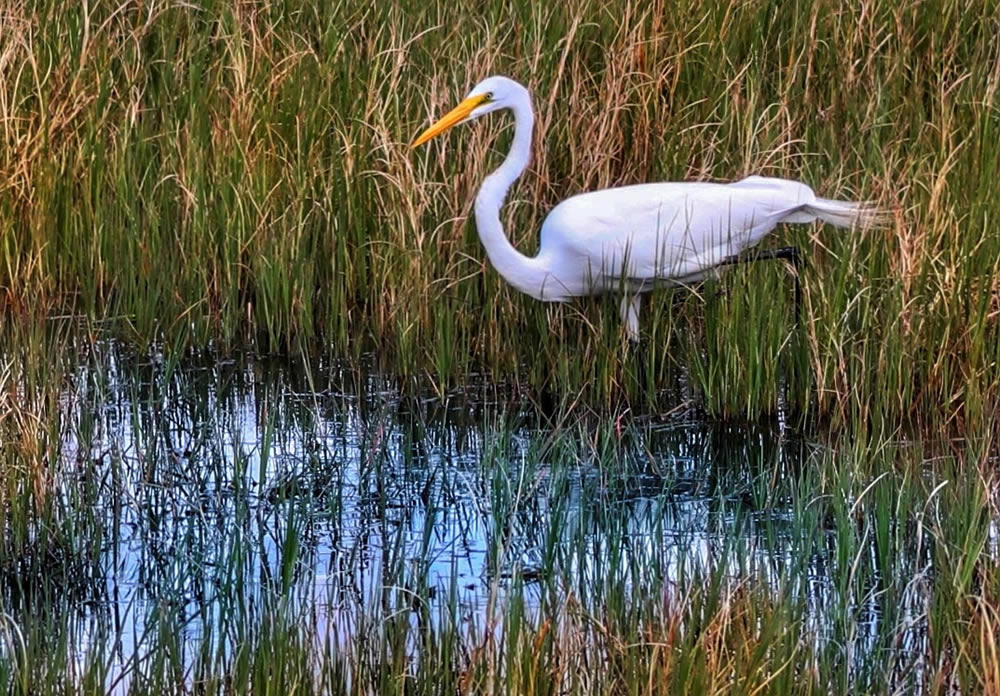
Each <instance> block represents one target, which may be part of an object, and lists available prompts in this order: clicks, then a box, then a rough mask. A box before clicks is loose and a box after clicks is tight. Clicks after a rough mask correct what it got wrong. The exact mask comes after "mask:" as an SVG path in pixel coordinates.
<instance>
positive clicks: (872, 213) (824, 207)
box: [800, 198, 892, 228]
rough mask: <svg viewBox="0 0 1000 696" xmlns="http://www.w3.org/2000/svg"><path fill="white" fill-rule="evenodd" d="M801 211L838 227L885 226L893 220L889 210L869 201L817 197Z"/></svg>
mask: <svg viewBox="0 0 1000 696" xmlns="http://www.w3.org/2000/svg"><path fill="white" fill-rule="evenodd" d="M800 212H804V213H808V214H809V215H813V216H815V217H818V218H819V219H821V220H823V222H829V223H830V224H831V225H836V226H837V227H862V228H866V227H885V226H886V225H888V224H889V223H890V222H891V221H892V217H891V216H890V214H889V212H888V211H886V210H884V209H882V208H879V207H878V206H877V205H875V204H873V203H871V202H868V201H863V202H857V203H856V202H853V201H835V200H831V199H829V198H817V199H816V200H815V201H813V202H812V203H807V204H806V205H804V206H802V208H801V209H800Z"/></svg>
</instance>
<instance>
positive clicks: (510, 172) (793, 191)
mask: <svg viewBox="0 0 1000 696" xmlns="http://www.w3.org/2000/svg"><path fill="white" fill-rule="evenodd" d="M500 109H510V110H511V111H513V112H514V142H513V144H512V145H511V148H510V152H509V153H508V155H507V158H506V159H505V160H504V162H503V164H501V165H500V167H499V168H498V169H497V170H496V171H495V172H493V173H492V174H490V175H489V176H487V177H486V180H485V181H483V185H482V188H480V190H479V194H478V195H477V196H476V205H475V215H476V228H477V229H478V231H479V239H480V240H481V241H482V243H483V246H484V247H485V248H486V255H487V256H488V257H489V259H490V262H491V263H492V264H493V266H494V267H495V268H496V270H497V271H498V272H499V273H500V275H502V276H503V277H504V279H505V280H506V281H507V282H508V283H510V284H511V285H513V286H514V287H515V288H516V289H518V290H519V291H521V292H523V293H526V294H528V295H531V296H532V297H534V298H536V299H538V300H543V301H547V302H563V301H566V300H568V299H569V298H571V297H576V296H580V295H592V294H598V293H604V292H617V293H621V295H622V299H621V305H620V311H621V315H622V320H623V321H624V322H625V326H626V330H627V332H628V335H629V337H630V338H632V339H633V340H636V339H638V337H639V299H640V296H641V294H642V293H645V292H648V291H650V290H652V289H653V288H655V287H658V286H663V285H680V284H686V283H690V282H692V281H696V280H698V279H700V278H702V277H704V276H705V275H706V274H708V273H709V272H711V271H712V269H714V268H716V267H718V266H722V265H727V264H732V263H737V262H740V261H744V260H759V259H761V258H775V257H782V258H795V257H796V255H795V250H794V249H791V248H790V249H783V250H778V251H776V252H759V253H756V254H754V255H752V256H750V257H747V256H746V255H742V256H741V252H744V251H745V250H747V249H749V248H751V247H753V246H754V245H756V244H757V242H759V241H760V240H761V238H763V237H764V235H766V234H767V233H768V232H770V231H771V230H773V229H774V228H775V226H776V225H777V224H778V223H781V222H812V221H813V220H815V219H816V218H819V219H821V220H823V221H825V222H829V223H831V224H833V225H837V226H839V227H850V226H852V225H857V226H860V227H866V226H869V225H872V224H876V223H878V222H879V221H880V219H881V215H880V213H879V211H878V210H876V209H875V208H873V207H870V206H869V205H867V204H865V203H856V202H850V201H835V200H829V199H826V198H817V197H816V194H815V193H813V191H812V189H811V188H809V187H808V186H806V185H805V184H802V183H800V182H797V181H789V180H787V179H775V178H766V177H760V176H750V177H747V178H746V179H743V180H742V181H737V182H734V183H731V184H716V183H704V182H683V183H655V184H639V185H635V186H623V187H621V188H611V189H604V190H600V191H593V192H591V193H583V194H580V195H577V196H573V197H572V198H568V199H566V200H565V201H563V202H562V203H560V204H559V205H557V206H556V207H555V208H553V209H552V211H551V212H550V213H549V214H548V216H547V217H546V218H545V221H544V222H543V223H542V232H541V245H540V248H539V250H538V255H537V256H535V257H534V258H532V257H528V256H525V255H523V254H521V253H520V252H518V250H517V249H515V248H514V246H513V245H512V244H511V243H510V241H509V240H508V239H507V237H506V235H505V234H504V231H503V225H502V224H501V223H500V206H501V205H502V204H503V201H504V198H505V197H506V195H507V191H508V189H509V188H510V186H511V184H513V183H514V181H516V180H517V178H518V177H519V176H521V173H522V172H523V171H524V169H525V167H527V166H528V162H529V160H530V158H531V132H532V128H533V125H534V113H533V111H532V108H531V95H530V93H529V92H528V90H527V88H525V87H524V86H523V85H521V84H519V83H517V82H515V81H514V80H511V79H509V78H506V77H502V76H494V77H489V78H486V79H485V80H483V81H482V82H480V83H479V84H477V85H476V86H475V87H473V88H472V91H470V92H469V94H468V96H467V97H466V98H465V99H464V100H463V101H462V102H461V103H460V104H459V105H458V106H456V107H455V108H454V109H452V110H451V111H449V112H448V113H447V114H445V115H444V116H443V117H442V118H441V119H440V120H439V121H437V122H436V123H435V124H434V125H432V126H431V127H430V128H428V129H427V130H425V131H424V132H423V133H421V134H420V135H419V136H417V138H416V140H414V141H413V144H412V145H411V147H414V148H415V147H417V146H419V145H421V144H423V143H425V142H427V141H428V140H430V139H431V138H433V137H434V136H436V135H438V134H440V133H443V132H444V131H446V130H448V129H449V128H451V127H452V126H454V125H456V124H459V123H462V122H464V121H471V120H472V119H475V118H479V117H480V116H483V115H485V114H488V113H490V112H491V111H498V110H500Z"/></svg>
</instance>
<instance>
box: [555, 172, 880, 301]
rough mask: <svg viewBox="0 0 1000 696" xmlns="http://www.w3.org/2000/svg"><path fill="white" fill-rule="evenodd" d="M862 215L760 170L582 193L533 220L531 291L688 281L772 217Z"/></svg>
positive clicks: (639, 288)
mask: <svg viewBox="0 0 1000 696" xmlns="http://www.w3.org/2000/svg"><path fill="white" fill-rule="evenodd" d="M862 213H863V210H862V209H861V208H860V206H858V205H857V204H853V203H847V202H839V201H828V200H825V199H818V198H817V197H816V195H815V194H814V193H813V191H812V189H811V188H809V187H808V186H806V185H805V184H802V183H800V182H797V181H789V180H787V179H774V178H766V177H760V176H751V177H748V178H746V179H743V180H741V181H737V182H734V183H731V184H716V183H703V182H678V183H656V184H640V185H637V186H625V187H621V188H612V189H603V190H600V191H594V192H591V193H584V194H581V195H578V196H573V197H572V198H568V199H566V200H565V201H563V202H562V203H560V204H559V205H557V206H556V207H555V208H553V210H552V212H550V213H549V215H548V217H546V218H545V221H544V222H543V223H542V231H541V246H540V249H539V252H538V256H537V257H536V258H537V259H538V261H539V262H541V264H542V265H544V266H545V268H547V270H548V272H549V277H548V278H546V280H545V282H544V283H543V285H542V287H540V288H539V293H538V295H537V297H538V299H541V300H548V301H556V302H558V301H564V300H566V299H568V298H570V297H575V296H579V295H591V294H595V293H601V292H619V291H626V292H631V293H635V292H646V291H648V290H652V289H653V288H654V287H658V286H661V285H677V284H684V283H690V282H692V281H695V280H698V279H700V278H702V277H703V276H704V275H705V274H706V273H708V272H710V271H711V270H712V269H714V268H715V267H717V266H718V264H719V263H721V262H722V261H723V260H725V259H727V258H729V257H732V256H735V255H737V254H739V253H740V252H741V251H743V250H744V249H747V248H749V247H752V246H754V245H755V244H757V242H759V241H760V240H761V239H762V238H763V237H764V236H765V235H767V234H768V233H769V232H770V231H771V230H773V229H774V228H775V226H776V225H777V224H778V223H782V222H810V221H812V220H813V219H815V218H816V217H822V218H824V219H827V220H829V221H831V222H835V223H837V222H840V223H841V224H845V223H846V224H850V222H851V221H853V220H856V219H857V217H858V216H859V214H862ZM834 218H843V220H842V221H841V220H839V219H834Z"/></svg>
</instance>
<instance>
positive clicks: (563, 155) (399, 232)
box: [0, 0, 1000, 425]
mask: <svg viewBox="0 0 1000 696" xmlns="http://www.w3.org/2000/svg"><path fill="white" fill-rule="evenodd" d="M0 23H2V26H0V74H2V80H0V123H2V128H0V138H2V143H0V225H2V226H3V232H2V237H0V238H2V240H3V249H2V250H0V258H2V261H3V263H2V264H0V289H2V293H0V301H2V305H3V308H4V315H5V317H7V318H8V319H9V320H14V321H38V320H40V319H42V318H44V317H48V316H58V315H82V316H84V317H86V318H88V319H90V320H101V321H103V320H105V319H106V318H113V321H111V322H110V323H109V324H105V325H103V329H104V330H110V331H111V332H112V333H113V334H114V335H117V336H119V337H122V338H125V339H127V340H130V341H135V342H137V343H138V344H140V345H146V344H149V343H151V342H157V341H165V343H166V344H167V345H169V346H200V345H206V344H207V343H209V342H212V343H214V344H216V345H222V346H233V347H236V346H240V345H243V344H245V343H247V342H248V341H249V342H251V343H253V344H255V345H257V346H260V347H261V348H263V349H265V350H273V349H288V348H290V349H293V350H296V349H302V348H304V347H306V346H309V345H312V344H313V343H314V342H315V341H316V340H320V341H322V342H323V344H324V345H326V346H327V347H329V349H330V350H331V351H332V352H333V353H334V354H336V355H354V356H357V355H359V354H360V353H361V352H362V351H363V350H364V349H365V347H366V346H369V347H370V346H378V350H379V353H380V354H381V356H382V357H383V359H384V360H385V362H386V364H387V366H389V367H391V368H392V371H394V372H397V373H402V374H414V375H416V374H426V375H430V376H431V377H432V378H433V379H434V380H435V381H437V382H438V383H439V385H440V389H442V390H443V389H446V388H447V386H448V385H451V384H454V383H458V382H462V381H464V375H465V374H467V373H468V372H469V371H470V370H475V371H481V370H486V371H488V372H489V373H491V374H493V375H494V376H503V377H504V378H509V379H513V380H516V381H518V382H521V383H523V384H526V385H528V386H531V387H533V388H540V389H550V390H554V391H577V390H578V389H579V388H580V387H581V386H582V385H588V387H589V388H590V389H592V390H594V395H595V397H596V398H599V399H605V400H607V399H613V398H617V396H618V395H620V394H622V393H623V392H624V393H627V394H635V393H638V392H639V389H640V388H641V389H642V392H643V393H649V392H648V390H647V389H646V388H647V387H648V386H650V385H653V386H657V385H661V384H663V383H668V384H669V383H670V382H671V381H672V380H674V379H677V375H678V373H679V370H678V367H680V366H684V367H689V366H692V365H693V366H694V373H693V374H694V375H696V376H697V379H696V380H695V382H694V383H693V384H692V385H691V387H692V398H694V399H695V400H696V401H698V402H699V403H701V404H702V405H704V406H706V407H707V408H709V409H710V410H711V411H712V412H715V413H727V414H732V415H739V414H742V415H754V414H758V413H761V412H768V411H774V410H775V409H776V408H777V405H778V401H779V399H785V400H787V402H789V403H790V404H792V405H794V406H797V407H800V408H804V409H812V410H813V411H815V412H817V413H821V414H824V415H825V416H829V417H832V418H835V419H837V420H838V421H840V422H848V421H849V422H854V423H864V422H866V421H868V420H870V419H872V418H880V417H883V416H884V415H886V414H887V415H888V417H890V418H892V419H897V420H898V419H899V418H914V419H916V420H932V421H934V422H935V423H939V422H941V421H944V422H946V423H950V424H959V425H964V424H965V423H966V422H969V421H972V422H978V423H983V422H985V421H986V420H987V419H989V418H991V417H992V415H993V412H994V411H995V407H996V403H997V398H996V397H997V393H998V390H1000V382H998V378H997V375H998V374H1000V371H998V370H996V369H995V368H996V359H997V354H998V352H1000V338H998V332H997V328H996V327H997V321H996V315H997V312H998V310H1000V307H998V304H997V298H998V286H997V279H998V278H1000V273H998V268H997V264H998V263H1000V261H998V259H1000V242H998V241H997V235H996V234H995V232H994V227H995V224H994V219H993V218H994V216H995V211H996V210H997V209H998V201H997V193H996V187H995V186H994V185H993V182H994V179H995V178H996V173H997V162H998V153H1000V146H998V142H1000V140H998V138H997V137H996V136H997V134H998V130H1000V116H998V111H997V107H996V104H995V94H996V89H997V85H998V83H1000V53H998V48H997V43H996V41H995V36H996V34H997V31H998V28H1000V11H998V8H997V4H996V3H994V2H987V3H984V4H980V5H977V6H976V8H975V9H970V8H963V7H961V6H959V5H957V4H955V3H950V2H944V1H941V2H931V3H927V2H904V3H895V4H891V5H888V4H884V3H877V2H862V3H855V4H851V5H846V6H835V5H830V4H824V3H820V4H816V3H797V2H792V3H788V2H749V3H747V2H732V1H731V0H713V1H712V2H708V3H704V2H680V3H678V2H652V3H632V2H625V3H621V4H614V5H609V4H607V3H602V2H597V1H593V2H588V1H586V0H581V1H580V2H571V3H557V4H554V5H550V6H547V7H540V6H538V5H536V4H534V3H498V4H495V5H492V6H486V7H477V8H476V9H475V10H472V9H470V8H467V7H464V6H462V5H456V4H455V3H442V2H430V3H428V2H402V3H392V4H373V5H364V4H362V5H357V4H356V3H344V2H331V3H319V4H311V5H306V6H301V5H298V4H294V3H286V2H277V1H272V0H259V1H255V2H239V3H228V2H226V3H216V2H202V3H199V4H198V5H192V4H190V3H180V2H158V3H153V4H151V5H147V4H144V3H129V2H127V3H124V4H121V5H114V4H108V3H92V4H91V3H81V4H77V5H74V6H72V7H66V6H64V5H63V4H62V3H56V2H33V3H27V2H14V3H8V5H7V6H6V8H5V9H4V11H3V13H2V14H0ZM496 72H502V73H507V74H510V75H512V76H514V77H517V78H518V79H520V80H523V81H525V82H527V83H528V84H529V85H530V86H531V88H532V89H533V91H534V94H535V102H536V107H537V110H538V120H537V126H538V127H537V142H536V148H535V159H534V162H533V164H532V166H531V169H530V171H529V172H528V174H527V176H526V177H525V180H524V181H523V182H522V183H521V184H520V185H519V186H518V187H517V188H516V189H515V191H514V193H513V195H512V198H511V201H510V202H509V204H508V206H507V209H506V212H505V214H504V218H505V222H506V224H507V229H508V230H509V233H510V235H511V237H512V239H513V241H514V242H515V244H516V245H517V246H518V247H519V248H521V249H522V250H524V251H525V252H528V253H531V251H532V249H533V248H534V247H535V245H536V243H537V242H536V238H537V230H538V227H539V224H540V222H541V219H542V217H543V216H544V214H545V212H546V211H547V210H548V209H549V208H550V207H551V206H552V205H553V204H555V203H556V202H558V201H559V200H561V199H562V198H565V197H566V196H568V195H571V194H573V193H577V192H580V191H585V190H589V189H593V188H597V187H603V186H613V185H618V184H628V183H635V182H641V181H654V180H669V179H722V180H729V179H734V178H738V177H741V176H743V175H746V174H749V173H762V174H770V175H778V176H787V177H793V178H800V179H802V180H804V181H806V182H808V183H809V184H811V185H812V186H814V187H815V189H816V190H817V191H819V192H820V193H821V194H822V195H826V196H831V197H833V196H843V197H848V198H864V199H872V200H877V201H879V202H880V203H881V204H882V205H884V206H886V207H889V208H891V209H892V210H893V211H894V216H895V217H894V223H893V225H892V226H891V227H890V228H889V229H887V230H884V231H874V232H865V233H859V232H847V231H843V230H834V229H832V228H829V229H828V228H825V227H815V228H811V229H810V228H805V229H799V228H791V227H789V228H787V229H784V230H780V231H779V232H778V234H777V236H778V237H779V238H780V240H781V243H782V244H786V243H795V244H798V245H800V246H802V247H804V249H805V250H806V256H807V258H808V259H809V264H808V267H807V268H806V269H805V270H804V271H803V273H802V282H803V285H804V288H805V312H804V316H803V319H802V325H801V326H800V327H799V329H798V330H795V329H794V328H793V316H792V315H793V310H792V306H791V303H790V302H788V301H787V298H788V291H787V286H788V281H787V280H786V279H785V278H784V271H783V270H781V269H779V268H778V267H777V265H771V266H767V265H759V266H758V267H755V268H748V269H745V271H744V270H742V269H741V270H739V271H737V272H735V273H733V272H731V273H729V274H728V275H729V277H728V278H727V279H726V281H725V282H724V283H723V284H722V290H723V293H722V297H721V298H716V297H715V295H716V292H717V290H716V288H715V287H714V286H709V287H707V288H703V289H702V290H701V292H699V293H698V294H696V295H693V296H692V297H690V298H688V299H687V300H683V299H681V300H677V299H676V298H675V297H674V295H677V294H679V293H677V292H675V293H661V294H660V295H658V296H656V297H654V298H653V300H652V302H651V303H650V305H651V306H650V307H649V308H648V309H646V310H645V311H644V312H643V315H644V318H643V332H644V338H645V341H644V346H643V348H642V349H641V351H639V352H636V351H628V350H626V349H625V348H623V346H622V340H621V331H620V327H619V325H618V320H617V317H616V315H615V311H614V304H615V303H614V301H613V300H607V301H603V300H596V301H595V300H583V301H579V302H577V303H573V304H571V305H568V306H560V307H549V306H544V305H542V304H538V303H535V302H534V301H531V300H529V299H527V298H524V297H521V296H519V295H518V294H517V293H516V292H514V291H513V290H511V289H510V288H507V287H506V286H505V284H504V283H503V281H502V279H501V278H499V277H498V276H497V274H496V273H495V272H493V271H491V270H489V269H488V268H487V266H486V263H485V261H484V260H483V259H484V255H483V253H482V250H481V249H480V248H479V245H478V240H477V239H476V236H475V232H474V229H473V225H472V224H471V222H470V220H469V211H470V206H471V200H472V197H473V195H474V192H475V190H476V188H477V187H478V184H479V182H480V181H481V179H482V178H483V176H484V174H485V173H486V172H487V171H488V170H489V169H490V168H492V167H493V166H495V165H496V164H497V162H498V161H499V157H500V152H501V151H502V150H503V148H504V147H505V145H506V142H507V139H506V137H505V136H504V131H505V130H506V127H507V123H506V121H505V120H504V119H503V118H502V117H497V118H494V119H492V120H491V122H490V123H488V124H477V126H476V127H470V128H466V129H464V130H462V132H460V133H459V132H456V133H455V134H453V135H450V136H448V137H447V138H445V139H442V140H441V141H440V142H436V143H435V144H434V145H432V146H431V147H429V148H427V149H426V150H425V151H424V152H419V153H411V152H410V151H409V150H408V148H407V142H408V141H409V139H410V138H411V137H412V135H413V133H415V132H416V131H417V129H419V128H420V127H422V126H423V125H424V124H426V123H427V121H428V119H429V118H430V117H431V116H433V115H435V114H440V113H441V111H442V110H443V109H445V108H447V107H448V106H449V105H450V104H452V103H453V102H454V101H455V100H456V99H457V98H459V97H460V96H461V95H462V94H464V93H465V90H466V89H467V88H468V87H469V85H471V84H473V83H474V82H476V81H477V80H478V79H480V78H482V77H483V76H485V75H487V74H490V73H496ZM497 136H499V137H497ZM494 140H496V144H495V145H494V144H492V143H493V141H494ZM679 292H681V293H682V292H683V291H679ZM706 303H707V305H706ZM511 336H518V337H519V339H518V340H517V341H511V340H510V337H511ZM779 375H781V376H783V377H784V385H783V386H782V387H779V386H778V382H779V380H778V379H776V378H777V377H778V376H779ZM785 392H786V393H785Z"/></svg>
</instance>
